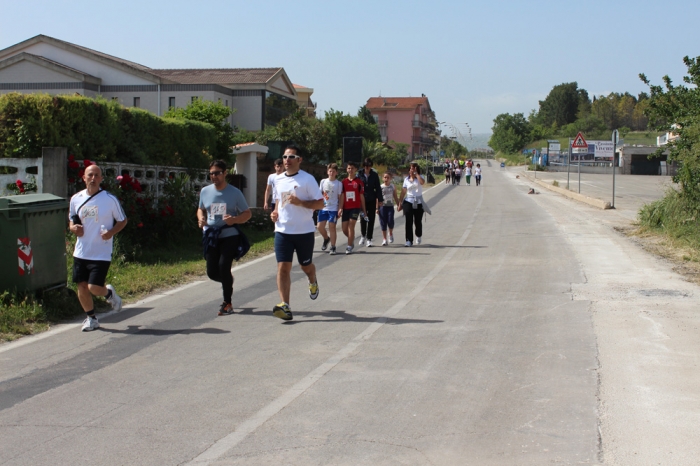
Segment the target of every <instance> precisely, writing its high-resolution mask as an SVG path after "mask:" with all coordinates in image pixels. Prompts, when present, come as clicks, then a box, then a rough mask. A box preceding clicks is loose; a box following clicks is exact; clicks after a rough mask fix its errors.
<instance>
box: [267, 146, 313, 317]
mask: <svg viewBox="0 0 700 466" xmlns="http://www.w3.org/2000/svg"><path fill="white" fill-rule="evenodd" d="M282 160H283V163H284V168H285V172H284V174H282V175H280V176H278V177H276V178H275V189H276V190H277V195H278V198H277V199H276V200H275V210H273V211H272V213H271V214H270V218H271V219H272V221H273V222H275V256H276V258H277V290H278V291H279V295H280V298H281V299H282V302H281V303H279V304H277V305H276V306H275V307H273V308H272V315H273V316H275V317H278V318H280V319H282V320H292V319H293V315H292V309H291V307H290V306H289V294H290V289H291V286H292V279H291V273H292V260H293V259H294V251H296V253H297V261H298V262H299V265H300V266H301V270H302V271H303V272H304V273H305V274H306V276H307V278H308V279H309V297H310V298H311V299H316V298H318V293H319V289H318V281H317V279H316V266H315V265H314V264H313V255H314V231H315V229H316V228H315V226H314V218H313V214H314V210H319V209H322V208H323V195H322V194H321V190H320V189H319V187H318V184H317V183H316V179H314V177H313V176H311V175H310V174H309V173H307V172H305V171H303V170H301V169H300V168H299V166H300V165H301V162H302V158H301V155H299V148H298V147H297V146H296V145H294V144H291V145H289V146H287V148H286V149H285V150H284V155H283V156H282Z"/></svg>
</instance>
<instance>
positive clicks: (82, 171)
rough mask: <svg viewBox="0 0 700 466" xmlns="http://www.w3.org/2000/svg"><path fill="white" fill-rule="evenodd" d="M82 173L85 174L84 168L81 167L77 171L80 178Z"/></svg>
mask: <svg viewBox="0 0 700 466" xmlns="http://www.w3.org/2000/svg"><path fill="white" fill-rule="evenodd" d="M83 175H85V169H84V168H81V169H80V171H79V172H78V176H79V177H80V178H82V177H83Z"/></svg>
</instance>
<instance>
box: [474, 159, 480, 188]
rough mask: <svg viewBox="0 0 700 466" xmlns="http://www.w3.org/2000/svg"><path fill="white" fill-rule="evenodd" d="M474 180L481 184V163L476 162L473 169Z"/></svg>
mask: <svg viewBox="0 0 700 466" xmlns="http://www.w3.org/2000/svg"><path fill="white" fill-rule="evenodd" d="M474 180H475V181H476V185H477V186H481V164H480V163H477V164H476V168H475V169H474Z"/></svg>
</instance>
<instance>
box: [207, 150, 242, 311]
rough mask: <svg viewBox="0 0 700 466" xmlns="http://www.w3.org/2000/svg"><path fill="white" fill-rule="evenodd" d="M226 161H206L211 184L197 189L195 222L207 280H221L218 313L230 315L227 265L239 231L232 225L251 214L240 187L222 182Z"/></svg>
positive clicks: (230, 276) (230, 287)
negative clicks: (197, 198)
mask: <svg viewBox="0 0 700 466" xmlns="http://www.w3.org/2000/svg"><path fill="white" fill-rule="evenodd" d="M226 174H227V170H226V162H224V161H223V160H215V161H214V162H211V163H210V164H209V177H210V178H211V181H212V184H210V185H209V186H205V187H204V188H202V190H201V191H200V192H199V206H198V208H197V225H198V226H199V228H201V229H202V231H203V234H204V241H203V243H204V245H205V246H204V249H205V250H204V259H205V260H206V263H207V276H208V277H209V279H211V280H213V281H215V282H219V283H221V290H222V292H223V297H224V301H223V303H221V306H220V307H219V315H220V316H226V315H230V314H233V304H232V303H231V296H232V295H233V280H234V279H233V273H231V266H232V265H233V261H234V259H236V254H237V252H238V246H239V244H240V232H239V231H238V228H237V227H236V226H235V225H240V224H241V223H245V222H247V221H248V220H250V217H251V216H252V213H251V211H250V209H249V208H248V203H247V202H246V200H245V197H244V196H243V193H242V192H241V190H240V189H238V188H236V187H235V186H232V185H230V184H228V182H227V181H226Z"/></svg>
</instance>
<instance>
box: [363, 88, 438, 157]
mask: <svg viewBox="0 0 700 466" xmlns="http://www.w3.org/2000/svg"><path fill="white" fill-rule="evenodd" d="M366 105H367V109H369V111H370V112H372V116H374V119H375V121H376V122H377V125H378V126H379V132H380V134H381V137H382V142H385V143H388V142H390V141H395V142H402V143H405V144H408V145H409V147H410V153H411V155H414V156H424V155H425V154H426V153H427V152H428V151H429V150H431V148H433V146H435V145H437V137H436V122H435V113H434V112H433V111H432V109H431V108H430V102H429V101H428V98H427V97H426V96H425V95H422V96H421V97H371V98H370V99H369V100H368V101H367V104H366Z"/></svg>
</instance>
